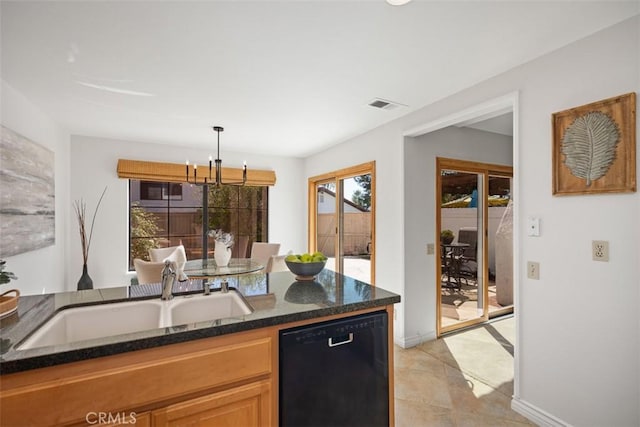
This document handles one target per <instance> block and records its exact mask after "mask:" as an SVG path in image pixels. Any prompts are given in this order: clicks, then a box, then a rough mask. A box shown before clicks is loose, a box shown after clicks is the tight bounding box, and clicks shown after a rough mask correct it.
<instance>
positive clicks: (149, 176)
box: [118, 159, 276, 186]
mask: <svg viewBox="0 0 640 427" xmlns="http://www.w3.org/2000/svg"><path fill="white" fill-rule="evenodd" d="M205 169H207V174H208V168H204V167H203V168H202V172H203V173H204V170H205ZM191 170H192V169H191ZM199 170H200V169H199ZM185 177H186V167H185V165H184V164H179V163H163V162H148V161H143V160H128V159H118V178H125V179H139V180H141V181H160V182H184V181H185ZM190 179H193V176H191V177H190ZM222 181H227V182H238V181H242V169H241V168H226V167H223V168H222ZM198 182H200V183H204V176H198ZM275 183H276V173H275V171H269V170H256V169H247V182H246V185H255V186H267V185H275Z"/></svg>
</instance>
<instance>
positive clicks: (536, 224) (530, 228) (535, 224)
mask: <svg viewBox="0 0 640 427" xmlns="http://www.w3.org/2000/svg"><path fill="white" fill-rule="evenodd" d="M527 235H528V236H533V237H538V236H539V235H540V218H538V217H537V216H530V217H529V218H527Z"/></svg>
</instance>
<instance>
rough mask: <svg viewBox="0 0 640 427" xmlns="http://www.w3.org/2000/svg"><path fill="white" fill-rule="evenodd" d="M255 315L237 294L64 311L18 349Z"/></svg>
mask: <svg viewBox="0 0 640 427" xmlns="http://www.w3.org/2000/svg"><path fill="white" fill-rule="evenodd" d="M251 312H253V309H252V308H251V306H249V305H248V304H247V303H246V302H245V300H244V298H242V296H241V295H240V294H239V293H237V292H236V291H233V290H231V291H229V292H227V293H222V292H214V293H211V294H210V295H190V296H185V297H175V298H174V299H172V300H170V301H160V300H159V299H157V300H156V299H154V300H143V301H132V302H121V303H111V304H97V305H90V306H84V307H74V308H68V309H63V310H61V311H60V312H58V313H57V314H56V315H54V316H53V317H52V318H51V319H49V320H48V321H47V322H46V323H45V324H44V325H42V326H41V327H39V328H38V329H37V330H36V331H35V332H34V333H33V334H31V335H30V336H29V337H28V338H27V339H26V340H25V341H23V342H22V343H21V344H20V345H18V346H17V348H18V349H19V350H26V349H32V348H38V347H45V346H52V345H62V344H69V343H73V342H78V341H85V340H91V339H96V338H105V337H110V336H114V335H121V334H129V333H134V332H141V331H147V330H150V329H157V328H164V327H169V326H177V325H184V324H188V323H197V322H205V321H210V320H217V319H225V318H229V317H242V316H244V315H247V314H250V313H251Z"/></svg>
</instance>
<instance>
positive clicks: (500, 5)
mask: <svg viewBox="0 0 640 427" xmlns="http://www.w3.org/2000/svg"><path fill="white" fill-rule="evenodd" d="M639 4H640V3H638V2H637V1H629V2H613V1H604V2H597V1H586V2H577V1H571V2H569V1H556V2H545V1H531V2H527V1H500V2H498V1H495V2H486V1H478V0H476V1H468V2H462V1H449V2H434V1H420V0H414V1H413V2H411V3H409V4H408V5H405V6H401V7H397V6H390V5H389V4H387V3H386V2H385V1H384V0H375V1H374V0H362V1H298V0H289V1H265V0H263V1H252V2H251V1H195V2H184V1H183V2H178V1H173V2H171V1H136V2H133V1H132V2H126V1H125V2H104V1H84V2H73V1H71V2H56V1H46V2H32V1H28V2H27V1H15V2H7V1H2V3H1V5H0V7H1V10H0V12H1V13H0V14H1V27H0V28H1V29H0V31H1V36H2V40H1V60H2V62H1V73H2V79H3V80H4V81H5V82H7V83H8V84H9V85H10V86H12V87H13V88H15V89H16V90H18V91H19V92H20V93H22V94H23V95H25V96H26V97H27V98H28V99H29V100H30V101H31V102H32V103H33V104H35V105H36V106H38V107H39V108H40V109H41V110H43V111H44V112H45V113H47V114H48V115H49V116H50V117H51V118H53V119H54V120H55V121H56V122H57V123H59V124H60V125H61V126H64V127H65V128H66V129H67V130H68V131H69V132H70V133H71V134H74V135H87V136H97V137H104V138H115V139H123V140H130V141H143V142H152V143H159V144H172V145H178V146H180V145H185V146H192V147H212V146H213V144H214V142H215V133H214V132H213V130H212V129H211V126H213V125H220V126H224V127H225V132H224V134H223V135H222V137H221V149H222V153H223V155H222V157H223V158H224V151H239V152H254V153H264V154H274V155H285V156H295V157H304V156H307V155H310V154H312V153H315V152H318V151H321V150H323V149H325V148H327V147H329V146H331V145H335V144H338V143H340V142H342V141H345V140H347V139H349V138H352V137H354V136H356V135H359V134H362V133H364V132H367V131H368V130H371V129H373V128H375V127H377V126H380V125H382V124H384V123H386V122H388V121H391V120H393V119H395V118H398V117H400V116H403V115H405V114H408V113H410V112H412V111H415V110H417V109H419V108H421V107H423V106H425V105H428V104H431V103H433V102H435V101H437V100H440V99H442V98H445V97H447V96H449V95H451V94H453V93H456V92H458V91H461V90H463V89H465V88H467V87H470V86H472V85H474V84H476V83H479V82H481V81H483V80H486V79H487V78H490V77H492V76H495V75H497V74H499V73H501V72H504V71H506V70H508V69H510V68H513V67H515V66H518V65H519V64H522V63H525V62H527V61H530V60H532V59H533V58H536V57H538V56H540V55H542V54H545V53H547V52H550V51H552V50H554V49H557V48H559V47H561V46H564V45H566V44H568V43H571V42H573V41H575V40H577V39H580V38H583V37H585V36H587V35H589V34H591V33H594V32H596V31H598V30H600V29H602V28H606V27H608V26H611V25H613V24H615V23H617V22H620V21H622V20H624V19H626V18H628V17H630V16H633V15H635V14H638V13H639V11H640V6H639ZM374 98H382V99H385V100H390V101H394V102H396V103H399V104H402V105H401V106H399V107H397V108H395V109H387V110H383V109H376V108H373V107H371V106H369V105H368V104H369V103H370V102H371V101H372V100H373V99H374Z"/></svg>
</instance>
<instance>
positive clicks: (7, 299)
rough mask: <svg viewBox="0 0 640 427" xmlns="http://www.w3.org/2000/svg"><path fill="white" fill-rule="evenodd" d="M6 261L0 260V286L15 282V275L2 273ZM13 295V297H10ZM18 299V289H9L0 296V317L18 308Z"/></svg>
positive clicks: (7, 272)
mask: <svg viewBox="0 0 640 427" xmlns="http://www.w3.org/2000/svg"><path fill="white" fill-rule="evenodd" d="M6 264H7V261H5V260H3V259H0V285H4V284H6V283H9V282H11V281H12V280H16V279H17V277H16V275H15V274H13V273H11V272H10V271H4V269H5V265H6ZM11 293H13V294H14V295H10V296H9V294H11ZM18 298H20V291H19V290H18V289H10V290H8V291H6V292H3V293H2V294H0V317H2V316H5V315H7V314H10V313H13V312H14V311H16V309H17V308H18Z"/></svg>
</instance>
